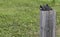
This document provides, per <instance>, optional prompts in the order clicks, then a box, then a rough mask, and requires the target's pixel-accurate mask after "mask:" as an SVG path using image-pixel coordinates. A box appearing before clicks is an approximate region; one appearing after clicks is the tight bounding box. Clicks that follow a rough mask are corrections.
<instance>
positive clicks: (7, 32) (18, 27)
mask: <svg viewBox="0 0 60 37" xmlns="http://www.w3.org/2000/svg"><path fill="white" fill-rule="evenodd" d="M43 3H45V2H43ZM40 4H41V2H40V0H0V37H39V36H40V34H39V32H40V24H39V23H40V22H39V21H40V20H39V19H40V18H39V17H40V15H39V14H40V13H39V12H40V10H39V6H40ZM53 8H54V9H56V10H57V26H59V24H60V23H59V22H60V21H59V20H60V17H59V14H60V13H59V12H60V11H59V7H57V6H55V7H53ZM57 28H59V27H57ZM57 34H60V32H59V29H58V30H57ZM57 36H58V37H59V35H57Z"/></svg>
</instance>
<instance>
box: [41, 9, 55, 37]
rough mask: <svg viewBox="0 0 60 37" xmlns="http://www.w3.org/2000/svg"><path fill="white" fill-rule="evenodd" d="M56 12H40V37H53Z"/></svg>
mask: <svg viewBox="0 0 60 37" xmlns="http://www.w3.org/2000/svg"><path fill="white" fill-rule="evenodd" d="M55 27H56V12H55V11H54V10H50V11H40V33H41V37H55Z"/></svg>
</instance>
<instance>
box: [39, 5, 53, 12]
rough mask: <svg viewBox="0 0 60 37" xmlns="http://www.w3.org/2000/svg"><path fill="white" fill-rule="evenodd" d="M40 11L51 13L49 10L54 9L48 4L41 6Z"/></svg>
mask: <svg viewBox="0 0 60 37" xmlns="http://www.w3.org/2000/svg"><path fill="white" fill-rule="evenodd" d="M40 10H43V11H49V10H52V8H51V7H50V6H49V5H48V4H46V5H43V6H41V5H40Z"/></svg>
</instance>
